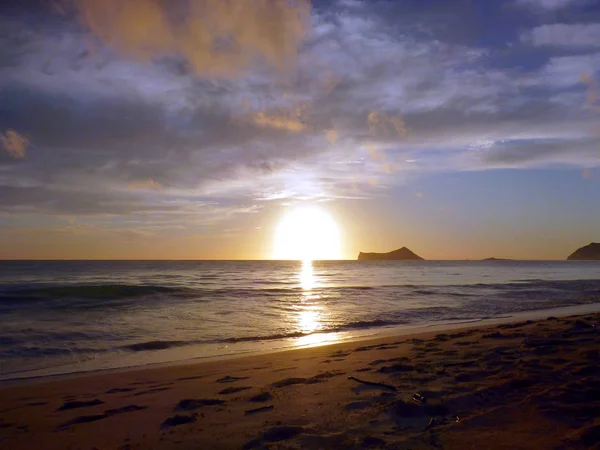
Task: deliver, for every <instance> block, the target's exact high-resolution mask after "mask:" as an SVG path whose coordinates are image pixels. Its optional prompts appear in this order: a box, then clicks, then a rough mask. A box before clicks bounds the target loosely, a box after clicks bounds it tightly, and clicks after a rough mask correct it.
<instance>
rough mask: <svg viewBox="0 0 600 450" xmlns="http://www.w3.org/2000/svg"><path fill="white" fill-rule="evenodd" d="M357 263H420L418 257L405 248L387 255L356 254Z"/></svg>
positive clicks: (420, 259)
mask: <svg viewBox="0 0 600 450" xmlns="http://www.w3.org/2000/svg"><path fill="white" fill-rule="evenodd" d="M358 260H359V261H422V260H423V258H421V257H420V256H419V255H417V254H415V253H413V252H412V251H411V250H409V249H408V248H406V247H402V248H399V249H398V250H393V251H391V252H388V253H363V252H360V253H359V254H358Z"/></svg>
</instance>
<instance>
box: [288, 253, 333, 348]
mask: <svg viewBox="0 0 600 450" xmlns="http://www.w3.org/2000/svg"><path fill="white" fill-rule="evenodd" d="M299 278H300V286H301V287H302V299H301V301H300V306H299V310H298V311H297V312H296V318H295V320H296V323H297V327H298V330H299V331H301V332H302V333H306V334H307V336H302V337H300V338H298V339H297V341H296V345H297V346H299V347H306V346H311V347H312V346H318V345H323V344H325V343H331V342H333V341H336V340H338V337H337V335H336V334H335V333H319V331H321V330H323V329H324V325H323V319H324V317H325V316H327V311H326V308H325V306H324V305H323V303H322V301H321V297H320V295H319V294H317V293H315V292H314V291H313V290H314V289H315V288H316V287H317V284H318V283H317V277H316V276H315V274H314V271H313V263H312V261H310V260H305V261H302V266H301V268H300V273H299ZM309 333H314V334H309Z"/></svg>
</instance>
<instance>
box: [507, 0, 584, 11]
mask: <svg viewBox="0 0 600 450" xmlns="http://www.w3.org/2000/svg"><path fill="white" fill-rule="evenodd" d="M588 2H589V0H515V4H516V5H518V6H521V7H525V8H530V9H535V10H541V11H548V12H552V11H558V10H560V9H564V8H567V7H571V6H579V5H583V4H585V3H588Z"/></svg>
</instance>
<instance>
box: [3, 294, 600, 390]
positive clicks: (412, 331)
mask: <svg viewBox="0 0 600 450" xmlns="http://www.w3.org/2000/svg"><path fill="white" fill-rule="evenodd" d="M592 313H600V302H598V303H588V304H580V305H572V306H564V307H558V308H549V309H538V310H529V311H522V312H516V313H510V314H509V315H506V316H500V317H493V318H484V319H471V320H465V321H460V322H444V323H430V324H425V325H422V324H420V325H402V326H391V327H390V326H388V327H377V328H366V329H363V330H360V331H356V332H337V333H336V332H324V333H320V332H317V333H312V334H309V335H306V336H304V338H317V339H315V340H316V341H317V342H315V343H308V344H305V345H298V340H301V339H303V338H293V339H285V340H281V341H276V342H281V343H282V344H286V343H287V345H284V346H280V347H272V348H269V349H264V350H258V349H252V348H251V349H249V350H245V351H244V350H242V351H240V352H236V353H229V354H222V355H215V356H196V357H188V358H183V359H176V360H172V361H164V362H149V363H143V364H135V365H130V366H123V367H113V368H106V369H90V370H80V371H72V372H64V373H50V374H41V375H30V376H26V374H27V373H37V372H47V371H48V369H35V370H30V371H25V372H17V373H16V374H23V375H25V376H15V377H10V378H2V379H0V390H2V389H3V388H4V387H6V386H19V385H22V384H38V383H45V382H49V381H53V380H63V379H74V378H79V377H91V376H96V375H110V374H114V373H123V372H130V371H142V370H153V369H160V368H168V367H177V366H188V365H195V364H205V363H213V362H215V363H216V362H219V361H229V360H235V359H239V358H248V357H253V356H260V355H269V354H277V353H282V352H293V351H297V350H303V349H310V348H319V347H335V346H338V345H344V344H349V343H360V342H363V341H364V342H368V341H376V340H380V339H386V338H390V337H396V336H397V337H401V336H412V335H421V334H428V333H433V332H438V333H440V332H444V331H455V330H461V329H470V328H474V327H486V326H491V325H497V324H505V323H512V322H518V321H522V320H539V319H543V318H546V317H548V316H554V317H568V316H576V315H585V314H592ZM365 333H368V334H365ZM328 336H329V337H330V339H329V340H327V337H328ZM332 336H333V338H331V337H332ZM256 346H257V345H255V347H256ZM192 349H193V346H190V347H188V349H187V350H192ZM159 351H167V352H170V353H175V352H174V351H173V350H172V349H169V350H159Z"/></svg>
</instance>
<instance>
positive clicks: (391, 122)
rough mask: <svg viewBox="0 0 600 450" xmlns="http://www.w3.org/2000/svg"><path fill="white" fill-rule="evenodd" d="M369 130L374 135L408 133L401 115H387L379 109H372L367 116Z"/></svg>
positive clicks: (400, 135) (401, 134)
mask: <svg viewBox="0 0 600 450" xmlns="http://www.w3.org/2000/svg"><path fill="white" fill-rule="evenodd" d="M367 121H368V123H369V131H370V132H371V134H373V135H374V136H381V135H384V136H399V137H402V136H404V135H405V134H406V129H405V127H404V122H403V121H402V119H400V118H399V117H394V116H386V115H384V114H382V113H381V112H379V111H371V112H370V113H369V116H368V118H367Z"/></svg>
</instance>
